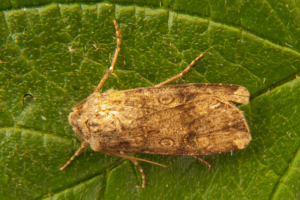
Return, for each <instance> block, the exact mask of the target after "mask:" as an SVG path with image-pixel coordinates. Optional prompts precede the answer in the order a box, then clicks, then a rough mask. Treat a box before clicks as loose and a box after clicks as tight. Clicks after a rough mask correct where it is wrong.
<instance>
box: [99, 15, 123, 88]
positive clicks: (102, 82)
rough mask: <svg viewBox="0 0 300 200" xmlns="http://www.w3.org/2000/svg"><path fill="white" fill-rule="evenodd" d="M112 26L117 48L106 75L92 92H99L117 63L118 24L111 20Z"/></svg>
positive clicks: (119, 39)
mask: <svg viewBox="0 0 300 200" xmlns="http://www.w3.org/2000/svg"><path fill="white" fill-rule="evenodd" d="M113 22H114V25H115V29H116V37H117V47H116V50H115V54H114V57H113V59H112V62H111V65H110V68H109V69H108V70H107V71H106V73H105V74H104V76H103V78H102V79H101V81H100V83H99V84H98V86H97V87H96V88H95V90H94V92H99V90H100V89H101V87H102V86H103V84H104V82H105V81H106V79H107V78H108V77H109V76H110V75H111V73H112V72H113V70H114V67H115V64H116V62H117V57H118V55H119V52H120V50H121V48H120V46H121V33H120V31H119V28H118V24H117V22H116V20H113Z"/></svg>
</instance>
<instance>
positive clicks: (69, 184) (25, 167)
mask: <svg viewBox="0 0 300 200" xmlns="http://www.w3.org/2000/svg"><path fill="white" fill-rule="evenodd" d="M61 2H63V1H61ZM65 2H66V3H63V4H58V3H52V4H48V3H49V1H27V0H22V1H21V0H10V1H8V0H7V1H6V0H5V1H1V3H0V9H1V14H0V69H1V71H0V91H1V93H0V109H1V111H0V112H1V113H0V126H1V127H0V138H1V143H0V149H1V154H0V159H1V162H0V165H1V167H0V172H1V174H2V176H1V177H0V186H1V187H0V196H1V199H48V198H49V199H221V198H222V199H298V198H299V191H300V181H299V180H300V172H299V171H300V165H299V163H300V137H299V136H300V131H299V130H300V125H299V124H300V118H299V108H300V104H299V102H300V81H299V79H298V77H297V74H299V70H300V62H299V61H300V54H299V48H300V43H299V41H300V29H299V24H300V18H299V16H300V10H299V6H300V4H299V3H298V2H297V1H296V2H295V1H281V2H279V1H276V0H271V1H223V2H221V1H217V0H211V1H201V2H200V3H199V2H198V1H189V2H186V1H182V0H179V1H168V0H165V1H161V2H160V1H147V2H144V1H141V0H140V1H129V0H128V1H127V2H124V1H123V2H122V4H113V3H114V2H112V3H84V1H76V2H77V3H73V4H70V3H68V2H69V1H65ZM36 6H38V7H36ZM113 19H116V20H117V22H118V24H119V27H120V30H121V34H122V44H121V52H120V56H119V57H118V61H117V65H116V67H115V70H114V73H115V75H116V76H110V77H109V79H108V80H107V81H106V82H105V84H104V87H103V88H102V91H106V90H107V89H110V88H114V89H117V90H123V89H129V88H136V87H147V86H152V85H155V84H158V83H160V82H162V81H164V80H166V79H168V78H170V77H172V76H174V75H176V74H178V73H180V72H181V71H182V70H183V69H185V67H186V66H187V65H188V64H189V63H190V62H191V61H192V60H193V59H194V58H196V57H197V56H198V55H199V54H200V53H201V52H204V55H205V56H204V58H203V59H202V60H201V61H199V62H198V63H197V64H196V65H195V66H194V67H193V69H192V70H191V71H190V72H189V73H188V74H186V75H185V76H184V77H183V78H181V79H180V80H177V81H175V82H173V84H180V83H192V82H193V83H201V82H210V83H224V84H225V83H226V84H237V85H242V86H244V87H246V88H247V89H248V90H249V91H250V93H251V101H250V103H249V104H248V105H245V106H240V108H241V109H243V110H244V111H245V115H246V117H247V120H248V123H249V126H250V130H251V136H252V138H253V139H252V141H251V142H250V144H249V146H248V147H247V148H246V149H244V150H241V151H235V152H233V153H230V152H229V153H223V154H216V155H209V156H205V159H206V160H207V161H208V162H209V163H210V164H211V165H212V167H211V168H210V169H208V168H207V166H205V165H204V164H203V163H200V162H199V161H197V160H195V159H194V158H191V157H182V156H162V155H148V154H135V156H136V157H140V158H143V159H147V160H151V161H154V162H158V163H161V164H165V165H167V167H166V168H162V167H160V166H156V165H152V164H149V163H145V162H140V165H141V166H142V168H143V169H144V171H145V174H146V188H145V189H142V188H141V184H142V179H141V175H140V172H139V170H138V169H137V168H136V167H135V166H134V165H133V164H132V163H131V162H130V161H128V160H123V159H120V158H116V157H112V156H109V155H105V154H103V153H100V152H94V151H92V150H91V149H86V150H85V151H83V152H82V153H81V155H80V156H78V157H76V159H75V160H74V161H73V162H72V163H71V164H70V165H69V166H68V167H67V168H66V169H65V170H64V171H60V170H59V168H60V167H61V166H62V165H64V164H65V163H66V162H67V161H68V160H69V158H70V157H71V156H72V155H73V154H74V153H75V152H76V150H77V149H78V148H79V147H80V142H79V141H78V140H77V139H76V137H75V134H74V132H73V130H72V127H71V126H70V125H69V124H68V120H67V119H68V115H69V113H70V112H71V108H72V107H74V106H75V105H77V103H78V102H80V101H81V100H83V99H85V98H86V97H87V96H89V95H90V94H91V93H92V91H93V89H94V87H95V86H96V85H97V84H98V83H99V81H100V79H101V77H102V76H103V75H104V73H105V71H106V70H107V69H108V68H109V66H110V61H111V58H112V56H113V53H114V51H115V48H116V38H115V37H116V36H115V30H114V26H113V23H112V20H113Z"/></svg>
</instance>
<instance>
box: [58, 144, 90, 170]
mask: <svg viewBox="0 0 300 200" xmlns="http://www.w3.org/2000/svg"><path fill="white" fill-rule="evenodd" d="M88 145H89V144H88V143H87V142H81V147H80V148H79V149H78V150H77V151H76V153H75V154H74V155H73V156H72V157H71V158H70V160H69V161H68V162H67V163H66V164H65V165H64V166H62V167H61V168H60V170H64V169H66V167H67V166H68V165H69V164H70V163H71V162H72V161H73V160H74V159H75V158H76V156H78V155H79V154H80V153H81V151H82V150H83V149H84V148H85V147H87V146H88Z"/></svg>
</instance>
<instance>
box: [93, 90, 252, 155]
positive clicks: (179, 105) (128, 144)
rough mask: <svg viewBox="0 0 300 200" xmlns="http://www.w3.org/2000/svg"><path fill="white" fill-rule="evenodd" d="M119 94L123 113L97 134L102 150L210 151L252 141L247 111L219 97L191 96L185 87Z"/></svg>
mask: <svg viewBox="0 0 300 200" xmlns="http://www.w3.org/2000/svg"><path fill="white" fill-rule="evenodd" d="M122 92H123V91H122ZM121 94H124V95H125V96H124V95H123V100H122V101H120V103H121V104H122V106H119V107H118V106H117V104H116V103H114V106H115V107H114V109H117V108H119V112H115V113H118V116H116V115H114V120H113V121H112V123H113V124H112V126H111V129H110V131H104V132H105V133H103V132H102V133H101V135H99V136H100V137H101V138H100V139H99V137H98V138H97V141H98V142H100V143H101V146H102V148H105V149H110V150H120V151H127V152H140V153H152V154H175V155H176V154H177V155H207V154H214V153H220V152H228V151H233V150H237V149H243V148H245V147H246V146H247V145H248V143H249V142H250V140H251V136H250V134H249V129H248V125H247V122H246V119H245V117H244V114H243V112H242V111H240V110H239V109H238V108H237V107H236V106H234V105H233V104H231V103H229V102H227V101H226V100H224V99H222V98H220V96H214V95H211V94H202V95H194V94H192V95H190V96H189V94H188V93H186V94H184V93H183V92H182V91H180V92H178V93H177V94H176V93H174V92H172V93H171V92H170V93H168V92H166V93H163V94H162V93H161V90H160V91H157V92H155V93H153V94H152V93H150V92H148V93H147V92H145V91H144V93H143V94H139V93H133V94H132V95H128V94H126V93H125V92H124V93H121ZM183 94H184V95H183ZM117 96H121V95H120V94H119V95H117ZM126 96H127V97H126ZM128 96H131V98H129V97H128ZM191 96H193V98H191ZM187 97H190V98H187ZM180 98H181V99H180ZM120 109H121V110H120ZM110 113H114V112H110ZM112 118H113V117H112ZM104 124H106V125H107V124H108V123H104ZM94 136H97V135H96V134H94Z"/></svg>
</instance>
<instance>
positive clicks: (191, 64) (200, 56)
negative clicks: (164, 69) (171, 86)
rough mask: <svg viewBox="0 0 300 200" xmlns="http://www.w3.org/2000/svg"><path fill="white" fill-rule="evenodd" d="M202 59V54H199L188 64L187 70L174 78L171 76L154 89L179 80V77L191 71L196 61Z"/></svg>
mask: <svg viewBox="0 0 300 200" xmlns="http://www.w3.org/2000/svg"><path fill="white" fill-rule="evenodd" d="M202 57H203V53H201V54H200V55H199V56H198V57H197V58H195V59H194V60H193V61H192V62H191V63H190V64H189V66H187V68H185V70H183V71H182V72H181V73H180V74H177V75H176V76H173V77H172V78H170V79H168V80H166V81H164V82H161V83H160V84H157V85H155V86H154V87H160V86H163V85H166V84H168V83H170V82H172V81H175V80H176V79H179V78H180V77H183V75H184V74H185V73H187V72H188V71H189V70H190V69H192V67H193V65H194V64H195V63H196V62H197V61H198V60H200V59H201V58H202Z"/></svg>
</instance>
